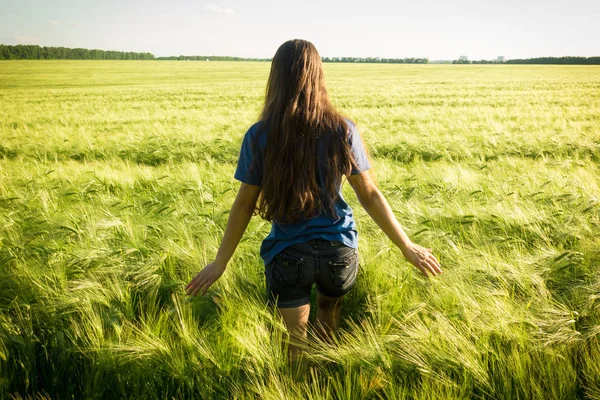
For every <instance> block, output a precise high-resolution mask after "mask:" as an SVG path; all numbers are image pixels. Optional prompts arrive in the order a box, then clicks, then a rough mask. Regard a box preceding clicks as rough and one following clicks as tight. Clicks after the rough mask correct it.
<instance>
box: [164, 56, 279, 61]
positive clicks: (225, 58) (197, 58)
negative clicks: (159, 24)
mask: <svg viewBox="0 0 600 400" xmlns="http://www.w3.org/2000/svg"><path fill="white" fill-rule="evenodd" d="M156 59H157V60H171V61H173V60H178V61H271V59H270V58H244V57H231V56H169V57H156Z"/></svg>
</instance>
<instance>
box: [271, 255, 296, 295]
mask: <svg viewBox="0 0 600 400" xmlns="http://www.w3.org/2000/svg"><path fill="white" fill-rule="evenodd" d="M303 267H304V258H303V257H297V256H295V255H292V254H289V253H286V252H285V250H284V252H281V253H279V254H277V255H276V256H275V258H274V259H273V281H274V282H275V283H276V284H277V285H279V286H297V285H299V284H300V282H301V281H302V272H303Z"/></svg>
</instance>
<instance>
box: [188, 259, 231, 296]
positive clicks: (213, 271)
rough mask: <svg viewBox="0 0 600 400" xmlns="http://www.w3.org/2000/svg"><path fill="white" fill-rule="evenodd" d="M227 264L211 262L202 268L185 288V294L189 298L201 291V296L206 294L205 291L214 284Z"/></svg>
mask: <svg viewBox="0 0 600 400" xmlns="http://www.w3.org/2000/svg"><path fill="white" fill-rule="evenodd" d="M226 267H227V264H224V263H220V262H217V261H213V262H212V263H210V264H208V265H207V266H206V267H204V268H202V271H200V272H198V273H197V274H196V276H194V278H193V279H192V280H191V281H190V283H188V284H187V286H186V287H185V290H186V293H187V294H188V295H190V296H195V295H197V294H198V292H200V291H202V294H203V295H204V294H206V291H207V290H208V288H209V287H210V285H212V284H213V283H215V281H216V280H217V279H219V278H220V277H221V275H223V272H225V268H226Z"/></svg>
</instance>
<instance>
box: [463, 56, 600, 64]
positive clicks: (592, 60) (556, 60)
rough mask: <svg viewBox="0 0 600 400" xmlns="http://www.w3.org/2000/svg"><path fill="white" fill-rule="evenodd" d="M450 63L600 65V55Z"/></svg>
mask: <svg viewBox="0 0 600 400" xmlns="http://www.w3.org/2000/svg"><path fill="white" fill-rule="evenodd" d="M452 64H553V65H600V57H570V56H567V57H538V58H515V59H512V60H506V61H499V60H479V61H476V60H473V61H471V60H454V61H452Z"/></svg>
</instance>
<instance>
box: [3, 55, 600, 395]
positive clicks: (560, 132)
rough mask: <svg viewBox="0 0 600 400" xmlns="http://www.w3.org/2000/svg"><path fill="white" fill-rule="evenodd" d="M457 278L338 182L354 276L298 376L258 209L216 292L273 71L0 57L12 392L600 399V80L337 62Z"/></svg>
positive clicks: (407, 204) (378, 171) (342, 90)
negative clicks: (404, 243)
mask: <svg viewBox="0 0 600 400" xmlns="http://www.w3.org/2000/svg"><path fill="white" fill-rule="evenodd" d="M325 68H326V79H327V83H328V88H329V92H330V94H331V97H332V99H333V101H334V102H335V104H336V105H337V106H338V107H339V109H340V110H341V111H343V112H344V113H345V114H347V115H348V116H349V117H350V118H352V119H353V120H354V121H356V123H357V124H358V126H359V128H360V130H361V132H362V134H363V137H364V140H365V142H366V143H367V146H368V148H369V150H370V152H371V157H372V159H373V163H372V164H373V170H372V173H373V174H374V175H375V177H376V179H377V182H378V184H379V186H380V189H381V191H382V192H383V193H384V194H385V195H386V197H387V199H388V201H389V202H390V204H391V206H392V208H393V209H394V211H395V213H396V215H397V217H398V219H399V221H400V222H401V224H402V225H403V226H404V227H405V229H406V231H407V232H408V233H409V235H410V236H411V238H412V239H413V240H414V241H416V242H418V243H420V244H422V245H424V246H427V247H432V248H433V249H434V253H435V254H436V255H437V256H438V259H439V260H440V262H441V263H442V267H443V269H444V273H443V274H442V275H441V276H440V277H438V278H436V279H431V280H428V279H426V278H424V277H423V276H422V275H420V273H419V272H418V271H417V270H416V269H415V268H413V267H411V266H410V265H409V264H408V263H407V262H405V261H404V260H403V258H402V255H401V253H400V252H399V251H398V250H397V249H396V248H394V246H393V245H392V243H391V242H390V241H389V240H388V239H387V238H386V237H385V236H384V235H383V234H382V233H381V232H380V231H379V230H378V228H377V227H376V225H375V224H374V223H373V222H372V221H371V220H370V219H369V217H368V215H366V213H365V212H364V211H363V210H362V208H361V207H360V205H359V204H358V202H357V200H356V197H355V196H354V194H353V192H352V190H351V189H350V188H349V186H348V185H347V184H346V185H345V186H344V194H345V198H346V199H347V200H348V202H349V203H350V204H351V206H352V207H353V209H354V211H355V215H356V220H357V225H358V230H359V237H360V239H359V242H360V244H359V250H360V268H361V269H360V272H359V277H358V282H357V285H356V287H355V288H354V290H353V291H352V292H351V293H350V294H349V295H348V296H347V298H346V299H345V303H344V309H343V314H342V318H343V326H342V330H341V332H340V334H339V337H338V339H337V342H336V343H335V344H333V345H331V344H324V343H321V342H318V341H316V340H311V343H310V348H309V349H308V350H307V352H306V358H305V362H303V363H301V364H299V365H291V364H290V363H289V362H288V360H287V355H286V352H285V350H284V349H282V347H281V346H280V342H281V339H282V337H283V336H284V327H283V324H282V322H280V321H279V320H278V319H277V318H276V315H275V314H274V312H273V310H272V309H269V308H268V307H267V306H266V295H265V285H264V275H263V272H262V271H263V265H262V261H261V259H260V257H259V254H258V248H259V246H260V243H261V241H262V238H263V237H264V236H265V235H266V234H267V233H268V230H269V224H268V223H266V222H265V221H262V220H261V219H260V218H259V217H257V216H256V217H254V218H253V220H252V221H251V223H250V226H249V227H248V230H247V232H246V235H245V236H244V239H243V240H242V243H241V244H240V247H238V250H237V251H236V253H235V255H234V258H233V259H232V261H231V263H230V264H229V266H228V269H227V271H226V272H225V274H224V275H223V277H222V278H221V280H219V281H218V282H217V283H216V284H215V285H214V286H213V287H212V288H211V289H210V291H209V293H208V294H207V295H206V296H204V297H198V298H189V297H187V296H186V295H185V293H184V286H185V284H186V283H187V282H188V281H189V280H190V279H191V277H192V276H193V275H194V274H195V273H196V272H198V271H199V270H200V269H201V268H202V267H203V266H204V265H205V264H206V263H208V262H210V261H211V260H212V257H213V256H214V255H215V254H216V250H217V246H218V244H219V241H220V238H221V235H222V233H223V230H224V228H225V223H226V221H227V216H228V211H229V207H230V206H231V203H232V201H233V198H234V196H235V193H236V191H237V188H238V186H239V183H238V182H236V181H235V180H234V179H233V172H234V169H235V165H236V160H237V155H238V151H239V146H240V144H241V140H242V137H243V135H244V133H245V131H246V129H247V128H248V127H249V126H250V125H251V124H252V123H253V122H255V121H256V118H257V116H258V113H259V111H260V107H261V104H262V103H261V102H262V99H263V95H264V89H265V84H266V80H267V76H268V70H269V63H258V62H257V63H243V62H229V63H227V62H224V63H218V62H176V61H175V62H170V61H169V62H167V61H165V62H160V61H121V62H119V61H99V62H96V61H47V62H45V61H7V62H0V398H11V397H17V398H18V397H28V396H31V398H36V399H37V398H52V399H66V398H80V399H95V398H97V399H108V398H113V399H124V398H161V399H162V398H169V399H170V398H215V399H216V398H237V399H305V398H311V399H364V398H375V399H378V398H381V399H403V398H409V399H473V398H482V399H574V398H579V399H600V362H599V360H600V178H599V177H600V168H599V165H600V67H582V66H573V67H561V66H539V67H538V66H508V65H490V66H476V65H465V66H459V65H420V66H409V65H378V64H373V65H354V64H327V65H326V66H325Z"/></svg>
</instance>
